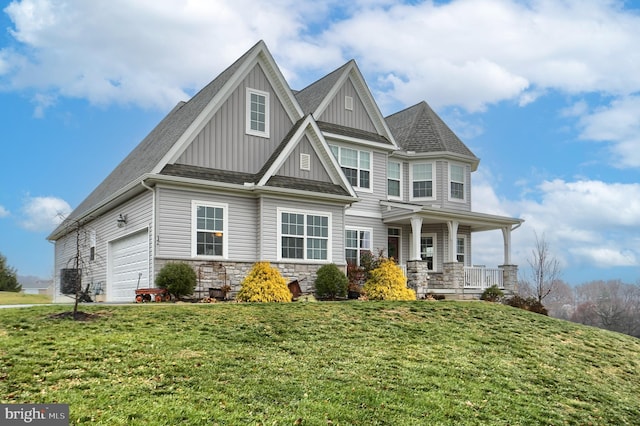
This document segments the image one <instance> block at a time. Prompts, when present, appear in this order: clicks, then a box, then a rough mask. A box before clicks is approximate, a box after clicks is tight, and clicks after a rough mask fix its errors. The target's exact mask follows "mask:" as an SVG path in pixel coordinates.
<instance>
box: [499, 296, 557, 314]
mask: <svg viewBox="0 0 640 426" xmlns="http://www.w3.org/2000/svg"><path fill="white" fill-rule="evenodd" d="M503 303H504V304H505V305H509V306H512V307H514V308H520V309H524V310H526V311H531V312H535V313H537V314H542V315H549V312H548V311H547V308H545V307H544V305H543V304H542V303H540V302H539V301H538V299H536V298H535V297H528V298H526V299H525V298H524V297H520V296H518V295H515V296H511V297H509V298H507V299H505V301H504V302H503Z"/></svg>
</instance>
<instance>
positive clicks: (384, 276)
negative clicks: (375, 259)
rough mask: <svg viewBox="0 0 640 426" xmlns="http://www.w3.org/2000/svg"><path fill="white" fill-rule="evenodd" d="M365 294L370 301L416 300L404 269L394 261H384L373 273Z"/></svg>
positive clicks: (365, 287) (367, 283)
mask: <svg viewBox="0 0 640 426" xmlns="http://www.w3.org/2000/svg"><path fill="white" fill-rule="evenodd" d="M364 292H365V294H366V295H367V299H369V300H416V292H415V291H414V290H412V289H410V288H407V279H406V278H405V276H404V273H403V272H402V269H401V268H400V266H398V265H397V264H396V263H395V262H394V261H393V260H392V259H384V260H382V261H381V262H380V266H378V267H377V268H375V269H373V270H372V271H371V275H370V278H369V279H368V280H367V282H365V283H364Z"/></svg>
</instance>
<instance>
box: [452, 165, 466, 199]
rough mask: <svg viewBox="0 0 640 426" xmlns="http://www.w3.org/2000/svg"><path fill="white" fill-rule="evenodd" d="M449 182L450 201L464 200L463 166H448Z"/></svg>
mask: <svg viewBox="0 0 640 426" xmlns="http://www.w3.org/2000/svg"><path fill="white" fill-rule="evenodd" d="M449 181H450V190H449V197H450V198H451V199H452V200H464V198H465V197H464V181H465V179H464V166H460V165H458V164H451V165H450V166H449Z"/></svg>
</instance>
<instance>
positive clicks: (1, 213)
mask: <svg viewBox="0 0 640 426" xmlns="http://www.w3.org/2000/svg"><path fill="white" fill-rule="evenodd" d="M10 214H11V213H10V212H9V210H7V209H5V208H4V206H0V218H3V217H7V216H9V215H10Z"/></svg>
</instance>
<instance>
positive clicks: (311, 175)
mask: <svg viewBox="0 0 640 426" xmlns="http://www.w3.org/2000/svg"><path fill="white" fill-rule="evenodd" d="M301 154H307V155H309V158H310V163H309V165H310V167H309V170H302V169H301V164H300V155H301ZM276 175H279V176H289V177H295V178H301V179H310V180H315V181H320V182H331V178H330V177H329V174H328V173H327V171H326V170H325V168H324V166H323V165H322V162H321V161H320V158H319V157H318V154H317V153H316V151H315V150H314V149H313V146H311V143H310V142H309V139H308V138H307V136H306V135H305V136H304V137H303V138H302V139H301V140H300V143H298V145H297V146H296V147H295V148H294V149H293V151H292V152H291V154H290V155H289V158H287V160H286V161H285V162H284V163H283V164H282V166H281V167H280V169H279V170H278V171H277V172H276Z"/></svg>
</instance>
